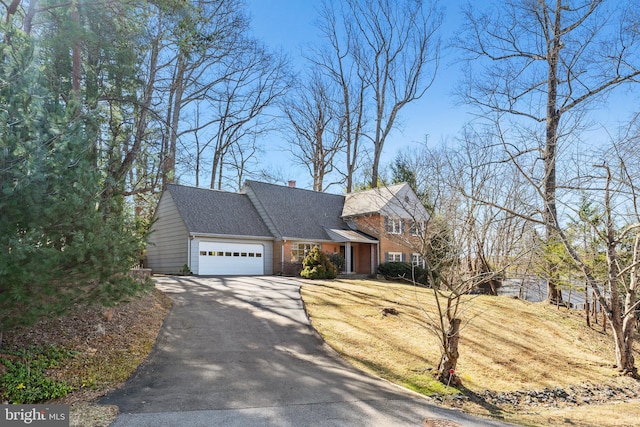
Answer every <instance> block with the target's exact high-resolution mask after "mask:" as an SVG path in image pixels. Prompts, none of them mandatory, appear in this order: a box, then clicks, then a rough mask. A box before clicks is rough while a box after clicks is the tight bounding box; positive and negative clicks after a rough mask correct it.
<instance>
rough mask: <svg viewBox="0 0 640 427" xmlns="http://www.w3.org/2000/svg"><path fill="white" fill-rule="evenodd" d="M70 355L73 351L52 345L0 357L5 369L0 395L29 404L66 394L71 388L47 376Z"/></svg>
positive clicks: (12, 401)
mask: <svg viewBox="0 0 640 427" xmlns="http://www.w3.org/2000/svg"><path fill="white" fill-rule="evenodd" d="M73 356H74V353H72V352H69V351H67V350H64V349H58V348H55V347H53V346H51V347H47V348H44V349H36V348H31V349H27V350H20V351H18V352H16V353H15V354H13V355H12V357H11V358H3V359H1V360H0V363H1V364H2V365H4V367H5V369H6V371H5V372H4V373H3V374H2V376H0V385H1V386H2V397H3V398H4V399H6V400H7V401H9V402H10V403H13V404H29V403H39V402H44V401H47V400H51V399H55V398H58V397H62V396H66V395H67V394H68V393H69V392H71V391H72V390H73V387H71V386H69V385H68V384H67V383H66V382H64V381H55V380H53V379H51V378H49V376H48V375H47V371H48V370H49V369H53V368H56V367H57V366H59V364H60V362H63V361H64V360H66V359H68V358H69V357H73Z"/></svg>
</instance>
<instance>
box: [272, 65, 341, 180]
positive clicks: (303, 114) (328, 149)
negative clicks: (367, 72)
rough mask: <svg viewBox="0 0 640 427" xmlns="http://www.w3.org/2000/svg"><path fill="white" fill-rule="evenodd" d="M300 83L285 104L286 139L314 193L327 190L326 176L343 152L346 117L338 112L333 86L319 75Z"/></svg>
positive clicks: (316, 74) (314, 74)
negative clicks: (338, 155) (310, 180)
mask: <svg viewBox="0 0 640 427" xmlns="http://www.w3.org/2000/svg"><path fill="white" fill-rule="evenodd" d="M305 80H306V81H307V83H300V84H301V86H300V87H298V89H297V90H296V91H294V92H293V93H292V94H291V95H290V96H289V97H288V98H287V99H286V100H285V102H284V103H283V110H284V113H285V115H286V117H287V127H286V132H287V133H288V135H289V136H288V137H287V139H288V140H289V142H290V144H291V152H292V153H293V156H294V157H295V158H296V159H297V160H298V162H299V163H300V164H301V165H303V166H304V167H306V168H307V169H308V170H309V173H310V175H311V177H312V178H313V190H314V191H325V189H326V188H327V187H328V186H329V185H331V184H333V183H329V184H327V183H326V182H325V177H327V176H329V174H330V173H331V172H333V170H334V168H335V166H336V161H335V160H334V159H335V158H336V156H337V154H338V153H340V151H341V150H342V148H343V146H344V144H343V135H344V133H343V127H344V116H343V115H342V114H341V112H340V111H338V110H336V108H337V105H336V104H335V103H334V102H333V100H334V99H335V97H334V96H333V94H332V92H331V88H332V87H331V86H330V85H328V84H327V82H326V81H325V80H324V79H323V76H322V75H320V74H319V73H313V74H312V75H311V76H310V77H309V78H306V79H305Z"/></svg>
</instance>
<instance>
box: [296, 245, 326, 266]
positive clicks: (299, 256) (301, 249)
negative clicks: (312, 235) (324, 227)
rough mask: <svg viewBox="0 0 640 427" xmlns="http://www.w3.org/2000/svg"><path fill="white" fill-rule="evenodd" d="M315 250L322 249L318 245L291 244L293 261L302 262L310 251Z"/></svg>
mask: <svg viewBox="0 0 640 427" xmlns="http://www.w3.org/2000/svg"><path fill="white" fill-rule="evenodd" d="M313 248H320V245H318V244H317V243H307V242H294V243H292V244H291V261H292V262H302V260H303V259H304V257H306V256H307V254H308V253H309V251H310V250H311V249H313Z"/></svg>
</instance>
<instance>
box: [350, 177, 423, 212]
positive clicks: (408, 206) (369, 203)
mask: <svg viewBox="0 0 640 427" xmlns="http://www.w3.org/2000/svg"><path fill="white" fill-rule="evenodd" d="M370 214H380V215H384V216H390V217H399V218H405V219H415V220H426V219H428V218H429V213H428V212H427V210H426V209H425V208H424V206H423V204H422V203H421V202H420V200H419V199H418V196H416V194H415V193H414V192H413V190H412V189H411V186H410V185H409V184H407V183H406V182H403V183H400V184H395V185H389V186H383V187H378V188H373V189H371V190H365V191H360V192H357V193H349V194H347V195H346V196H345V202H344V209H343V210H342V217H344V218H349V217H354V216H360V215H370Z"/></svg>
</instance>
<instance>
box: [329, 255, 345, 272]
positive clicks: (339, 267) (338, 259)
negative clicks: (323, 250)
mask: <svg viewBox="0 0 640 427" xmlns="http://www.w3.org/2000/svg"><path fill="white" fill-rule="evenodd" d="M329 261H330V262H331V264H333V266H334V267H335V268H336V271H344V266H345V261H344V257H343V256H342V255H341V254H339V253H337V252H336V253H332V254H330V255H329Z"/></svg>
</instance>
